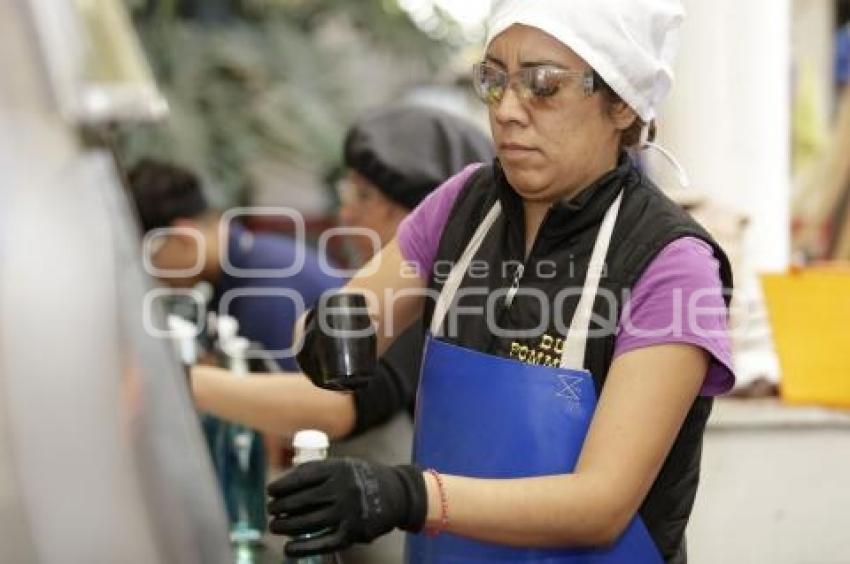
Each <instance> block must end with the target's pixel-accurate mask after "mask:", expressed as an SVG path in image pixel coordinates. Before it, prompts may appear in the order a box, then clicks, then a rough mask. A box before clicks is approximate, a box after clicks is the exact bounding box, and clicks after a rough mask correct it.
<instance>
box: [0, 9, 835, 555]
mask: <svg viewBox="0 0 850 564" xmlns="http://www.w3.org/2000/svg"><path fill="white" fill-rule="evenodd" d="M684 4H685V5H686V8H687V10H688V20H687V22H686V24H685V26H684V28H683V30H682V45H681V52H680V57H679V60H678V63H677V67H676V75H677V82H676V85H675V87H674V89H673V92H672V96H671V97H670V98H669V100H668V102H666V104H665V106H664V107H663V108H662V110H661V112H660V118H659V123H658V126H659V141H660V143H661V144H662V145H664V146H665V147H667V148H668V149H670V150H671V151H672V152H673V153H674V154H675V155H676V156H677V158H678V159H679V160H680V162H681V164H682V165H683V167H684V169H685V170H686V171H687V173H688V176H689V177H690V180H691V184H692V186H691V187H690V188H687V189H686V188H683V187H682V186H680V183H679V181H678V180H677V176H676V174H675V170H672V169H671V167H670V165H669V164H668V163H667V162H666V161H664V160H660V159H657V158H656V157H654V156H652V155H647V156H646V157H645V159H644V164H645V165H646V166H647V167H648V169H649V170H650V173H651V176H652V177H653V178H654V179H655V180H656V181H657V182H658V184H659V185H660V186H661V187H662V189H664V190H665V191H666V192H667V193H668V194H669V195H671V197H673V198H674V199H675V200H676V201H678V202H679V203H680V204H681V205H682V206H684V207H685V208H687V209H688V210H690V211H691V212H692V213H693V214H694V215H695V216H696V217H697V218H698V219H699V220H700V221H701V222H702V223H703V224H704V225H705V226H706V227H707V228H708V229H709V230H710V231H711V232H712V233H713V235H714V236H715V237H716V238H717V239H718V240H719V241H720V242H721V244H723V245H724V247H725V248H726V249H727V250H728V251H729V254H730V256H731V258H732V259H733V262H734V267H735V270H736V279H737V283H736V286H737V288H736V295H735V307H734V311H733V326H734V346H735V362H736V369H737V372H738V375H739V378H740V379H739V382H738V385H737V387H736V389H735V391H734V392H733V394H732V396H733V397H731V398H726V399H723V400H720V401H718V402H717V404H716V405H715V411H714V413H713V415H712V419H711V421H710V422H709V429H708V432H707V435H706V443H705V452H704V455H703V468H704V470H703V483H702V484H701V487H700V493H699V495H698V499H697V507H696V508H695V510H694V514H693V517H692V520H691V524H690V529H689V535H688V541H689V552H690V554H691V561H692V562H694V563H697V564H699V563H715V562H753V563H762V562H764V563H788V564H809V563H811V564H815V563H817V564H827V563H829V564H838V563H850V535H848V534H847V531H848V530H850V354H848V353H847V351H848V347H850V325H848V322H847V320H848V319H850V88H848V84H850V0H714V1H712V2H705V1H702V0H685V2H684ZM489 10H490V1H489V0H463V1H459V0H454V1H453V0H73V1H72V0H7V1H5V2H3V3H2V4H0V62H2V68H4V70H5V73H4V74H5V76H4V77H3V79H2V80H0V171H2V172H0V175H2V176H1V177H2V182H0V561H2V562H10V563H17V562H54V561H55V562H59V561H65V562H67V561H71V562H84V561H85V562H118V561H120V562H145V563H149V562H203V563H205V564H206V563H211V562H232V561H233V557H232V556H231V554H230V549H229V543H228V537H227V535H226V528H227V518H226V516H225V515H226V513H225V507H224V504H223V501H222V499H221V492H220V488H219V487H218V483H217V481H216V479H215V476H216V472H215V468H214V461H211V460H210V457H209V455H208V449H207V446H208V445H207V443H206V442H205V437H204V435H203V433H202V432H201V429H200V428H199V426H198V424H197V421H196V418H195V417H194V408H193V405H192V401H191V398H190V397H189V395H188V393H187V391H186V389H185V383H184V381H183V373H182V371H181V367H180V363H179V362H178V358H177V356H176V355H175V354H174V350H173V348H172V347H171V345H170V343H169V342H168V339H164V338H162V336H157V335H152V334H151V332H150V331H147V330H145V329H144V328H146V327H149V326H150V324H153V325H154V326H156V327H160V328H166V326H167V323H166V316H167V314H168V313H169V311H170V310H169V309H168V308H171V307H176V308H178V309H179V307H180V304H179V303H177V304H176V305H175V303H176V302H179V301H180V300H179V299H176V300H175V299H174V295H169V296H167V297H168V298H169V300H171V301H169V300H163V302H164V303H162V304H157V305H156V306H151V307H148V306H149V305H150V304H148V303H147V302H146V299H147V298H146V297H147V296H149V295H150V291H151V290H152V289H154V288H156V286H155V283H154V281H153V280H152V279H151V277H150V276H148V275H147V274H146V273H145V269H144V265H143V264H142V261H141V253H140V252H139V248H140V243H139V236H140V232H139V221H138V217H137V214H136V212H135V210H134V209H133V208H132V206H131V205H130V204H129V201H128V198H127V197H126V189H125V180H126V179H125V174H126V171H127V170H129V169H131V168H132V167H133V166H134V165H136V164H137V163H139V162H140V161H142V160H143V159H146V158H147V159H150V158H154V159H162V160H167V161H170V162H173V163H175V164H178V165H180V166H183V167H186V168H187V169H190V170H192V171H194V172H195V173H197V174H198V176H199V177H200V178H201V180H202V186H203V190H204V193H205V195H206V197H207V198H208V199H209V200H210V202H212V203H213V204H214V205H215V207H217V208H221V209H228V208H234V207H243V206H253V207H274V208H290V209H293V210H296V211H298V212H300V213H301V214H302V215H303V217H304V218H305V220H306V230H307V233H308V235H309V238H310V239H311V240H312V241H315V240H316V238H318V237H319V236H320V235H321V233H323V232H324V231H325V230H327V229H328V228H331V227H333V226H335V225H337V217H336V210H337V209H338V207H339V205H340V204H341V201H340V196H339V193H338V191H337V189H336V187H337V184H338V181H339V179H340V177H341V175H342V170H343V168H342V147H343V140H344V136H345V133H346V131H347V129H348V128H349V127H350V126H351V124H352V123H353V122H354V121H355V120H356V119H357V118H358V117H359V116H361V115H363V114H364V112H367V111H369V110H372V109H374V108H379V107H383V106H387V105H390V104H397V103H406V104H418V105H426V106H430V107H435V108H440V109H442V110H445V111H447V112H450V113H453V114H456V115H458V116H462V117H465V118H466V119H468V120H470V121H472V122H474V123H477V124H479V125H480V127H481V129H482V130H483V131H486V129H487V116H486V111H485V109H484V108H483V106H481V104H480V103H479V102H478V101H477V99H476V98H475V97H474V94H473V92H472V88H471V81H470V68H471V65H472V64H473V63H474V62H476V61H477V60H478V59H479V58H480V56H481V53H482V43H483V38H484V33H485V22H486V18H487V15H488V13H489ZM243 220H244V222H245V224H246V227H247V228H248V230H249V231H251V232H254V233H264V232H265V233H279V234H284V235H291V234H292V233H293V232H294V231H295V230H296V226H295V225H294V223H293V222H292V221H291V218H289V217H288V216H285V215H272V216H268V215H262V214H257V215H252V214H251V213H248V215H247V216H245V217H244V218H243ZM330 252H331V254H332V260H333V262H335V263H336V264H341V265H356V264H357V263H358V258H357V256H356V253H355V252H354V251H352V249H351V248H349V247H347V246H346V245H345V244H338V245H336V246H332V247H331V249H330ZM197 292H200V293H201V294H203V290H197ZM190 297H191V298H192V299H195V295H191V296H190ZM202 297H203V296H202ZM190 301H191V300H190ZM166 302H167V303H166ZM143 304H144V307H143ZM163 330H164V329H163ZM116 406H118V408H116ZM267 446H268V448H269V449H271V450H280V449H279V447H278V445H276V444H275V443H267ZM285 457H286V453H285V452H284V453H283V454H282V455H281V454H280V453H277V454H273V455H272V454H270V460H271V462H272V464H273V465H281V464H286V461H285ZM57 499H62V500H63V501H62V502H61V503H57V502H56V500H57ZM116 516H120V518H116ZM222 531H225V532H224V533H222Z"/></svg>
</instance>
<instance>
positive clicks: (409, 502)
mask: <svg viewBox="0 0 850 564" xmlns="http://www.w3.org/2000/svg"><path fill="white" fill-rule="evenodd" d="M268 493H269V495H270V496H271V498H272V500H271V501H270V502H269V505H268V512H269V514H270V515H271V516H272V520H271V522H270V523H269V530H270V531H271V532H272V533H275V534H278V535H287V536H289V537H293V540H292V541H290V542H288V543H287V545H286V554H287V555H289V556H292V557H295V558H298V557H302V556H310V555H314V554H322V553H327V552H334V551H336V550H341V549H344V548H346V547H348V546H350V545H351V544H353V543H358V542H370V541H372V540H373V539H375V538H377V537H379V536H381V535H384V534H386V533H388V532H390V531H392V530H393V529H394V528H396V527H398V528H400V529H403V530H406V531H412V532H416V531H419V530H420V529H421V528H422V527H423V526H424V524H425V518H426V515H427V511H428V494H427V491H426V487H425V479H424V478H423V476H422V471H421V470H420V469H419V468H417V467H415V466H409V465H407V466H384V465H380V464H372V463H369V462H366V461H363V460H357V459H352V458H343V459H335V460H325V461H319V462H308V463H306V464H303V465H301V466H298V467H297V468H295V469H294V470H292V471H291V472H290V473H288V474H287V475H286V476H284V477H283V478H280V479H279V480H277V481H275V482H273V483H272V484H271V485H269V487H268ZM317 533H318V536H313V535H315V534H317ZM305 534H310V538H307V539H298V538H297V537H299V536H301V535H305Z"/></svg>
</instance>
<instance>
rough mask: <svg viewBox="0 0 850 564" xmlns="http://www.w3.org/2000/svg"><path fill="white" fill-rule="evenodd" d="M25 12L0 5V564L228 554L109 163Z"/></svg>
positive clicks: (184, 395)
mask: <svg viewBox="0 0 850 564" xmlns="http://www.w3.org/2000/svg"><path fill="white" fill-rule="evenodd" d="M27 18H28V11H27V10H26V2H24V1H23V0H20V1H18V0H12V1H4V2H0V62H2V63H4V65H6V66H5V68H4V78H3V80H2V81H0V205H2V212H0V257H2V261H0V562H3V563H6V562H14V563H15V564H17V563H19V562H21V563H27V562H43V563H48V564H52V563H54V562H55V563H57V564H58V563H60V562H61V563H63V564H66V563H76V562H80V563H86V564H90V563H95V564H96V563H100V562H103V563H109V564H112V563H114V562H121V563H122V564H123V563H129V564H133V563H139V564H156V563H171V562H174V563H180V564H183V563H189V564H193V563H197V564H208V563H212V564H215V563H218V562H221V563H225V562H231V561H232V559H231V554H230V549H229V543H228V541H227V525H226V519H225V517H224V512H223V507H222V503H221V500H220V497H219V495H218V492H217V488H216V485H215V482H214V479H213V473H212V470H211V468H210V464H209V461H208V459H207V454H206V450H205V448H204V445H203V442H202V438H201V433H200V429H199V426H198V422H197V419H196V417H195V414H194V412H193V409H192V405H191V402H190V399H189V397H188V392H187V390H186V388H185V382H184V379H183V375H182V372H181V370H180V368H179V366H178V365H177V362H176V359H175V358H174V356H173V352H172V350H171V349H170V348H169V347H168V346H167V345H166V343H164V342H162V341H158V340H155V339H154V338H153V337H151V336H149V335H148V334H146V332H145V331H144V329H143V327H142V323H141V317H142V306H143V296H144V295H145V293H146V291H147V290H148V289H149V288H150V284H151V282H150V280H149V279H148V278H147V277H146V276H145V275H144V274H143V272H142V270H141V267H140V261H139V256H138V255H139V247H138V233H137V232H136V231H135V230H134V224H133V221H132V218H131V217H130V215H129V213H128V207H127V203H126V200H125V198H124V194H123V192H122V190H121V186H120V184H119V183H118V180H117V175H116V171H115V169H114V166H113V163H112V162H111V159H110V158H109V156H108V155H107V154H105V153H102V152H96V151H94V152H86V151H84V150H82V149H81V147H80V145H79V142H78V140H77V137H76V132H75V131H73V130H72V129H71V128H70V126H69V124H68V123H67V122H65V121H63V120H62V118H61V117H60V115H59V112H57V111H56V108H55V104H54V102H53V98H52V97H51V96H50V95H49V93H48V92H47V87H46V84H47V81H45V80H44V73H43V69H42V68H41V66H40V65H41V60H40V58H39V56H38V54H39V50H38V48H37V46H36V44H35V40H34V38H35V34H34V33H33V32H32V27H31V25H30V22H29V21H28V20H27Z"/></svg>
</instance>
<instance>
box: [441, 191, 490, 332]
mask: <svg viewBox="0 0 850 564" xmlns="http://www.w3.org/2000/svg"><path fill="white" fill-rule="evenodd" d="M501 213H502V204H501V202H496V203H495V204H493V207H492V208H490V212H489V213H488V214H487V217H485V218H484V221H482V222H481V225H479V226H478V229H477V230H476V231H475V234H474V235H473V236H472V240H471V241H469V244H468V245H467V246H466V250H465V251H463V255H461V257H460V259H459V260H458V262H457V263H456V264H455V265H454V267H453V268H452V270H451V272H450V273H449V277H448V278H447V279H446V283H445V284H444V285H443V290H442V292H440V297H439V298H438V299H437V304H436V306H435V307H434V315H433V317H432V318H431V334H432V335H433V336H434V337H439V336H441V335H442V330H443V322H444V321H445V319H446V314H447V313H448V311H449V306H451V304H452V300H454V297H455V294H457V290H458V288H460V283H461V282H463V277H464V275H465V274H466V271H467V270H468V269H469V263H471V262H472V259H473V258H474V257H475V253H477V252H478V249H479V248H480V247H481V243H483V242H484V238H485V237H486V236H487V233H488V232H489V231H490V228H491V227H493V224H494V223H496V220H497V219H498V218H499V215H500V214H501Z"/></svg>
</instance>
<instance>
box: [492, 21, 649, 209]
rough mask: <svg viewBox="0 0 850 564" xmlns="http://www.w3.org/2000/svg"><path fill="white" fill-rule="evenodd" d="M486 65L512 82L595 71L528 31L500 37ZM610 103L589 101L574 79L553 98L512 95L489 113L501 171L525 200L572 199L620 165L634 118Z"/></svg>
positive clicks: (516, 27) (517, 27) (553, 41)
mask: <svg viewBox="0 0 850 564" xmlns="http://www.w3.org/2000/svg"><path fill="white" fill-rule="evenodd" d="M485 60H486V62H487V64H489V65H492V66H494V67H496V68H499V69H501V70H503V71H505V72H507V73H508V75H509V76H512V75H513V73H516V72H517V71H518V70H521V69H523V68H528V67H537V66H550V67H555V68H563V69H567V70H571V71H585V70H588V69H589V68H590V67H589V66H588V64H587V63H585V62H584V61H583V60H582V59H581V58H580V57H579V56H578V55H576V54H575V53H574V52H573V51H572V50H571V49H570V48H569V47H567V46H566V45H564V44H563V43H561V42H560V41H558V40H556V39H555V38H553V37H552V36H550V35H548V34H546V33H544V32H542V31H540V30H538V29H536V28H533V27H528V26H524V25H514V26H512V27H510V28H508V29H507V30H506V31H505V32H503V33H502V34H500V35H499V36H497V37H496V38H495V39H494V40H493V41H492V42H491V43H490V46H489V47H488V49H487V54H486V59H485ZM605 104H606V101H605V99H604V98H603V96H602V95H601V94H600V93H599V92H598V91H597V92H595V93H593V94H592V95H587V93H586V92H585V91H584V89H583V88H582V84H581V81H580V80H571V81H568V82H565V83H564V84H563V85H562V87H561V88H560V89H559V90H558V91H557V93H556V94H554V95H553V96H552V97H548V98H531V99H528V100H523V99H522V98H520V96H519V95H518V94H517V91H516V89H514V88H508V89H507V90H506V92H505V95H504V98H502V100H501V101H499V102H495V103H494V104H492V105H491V106H490V127H491V128H492V131H493V138H494V140H495V143H496V149H497V152H498V155H499V159H500V161H501V163H502V168H503V169H504V171H505V175H506V176H507V178H508V181H509V182H510V183H511V185H512V186H513V187H514V189H515V190H516V191H517V192H518V193H519V195H520V196H522V197H523V199H524V200H526V201H530V202H554V201H556V200H558V199H560V198H563V197H571V196H573V195H575V194H576V193H577V192H578V191H580V190H581V189H582V188H585V187H586V186H588V185H589V184H590V183H592V182H593V181H594V180H596V179H597V178H599V177H600V176H601V175H603V174H604V173H605V172H607V171H608V170H610V169H612V168H613V167H614V166H615V165H616V162H617V157H618V151H619V140H620V133H621V131H622V130H624V129H626V128H627V127H628V125H630V124H631V122H632V121H633V120H634V117H635V114H634V112H632V111H631V110H629V109H628V108H625V110H627V112H626V113H627V115H625V116H623V114H624V111H623V110H624V108H623V107H620V108H618V110H617V111H615V112H613V113H612V111H611V109H610V108H609V107H608V106H606V105H605ZM619 106H623V105H622V104H620V105H619Z"/></svg>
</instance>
